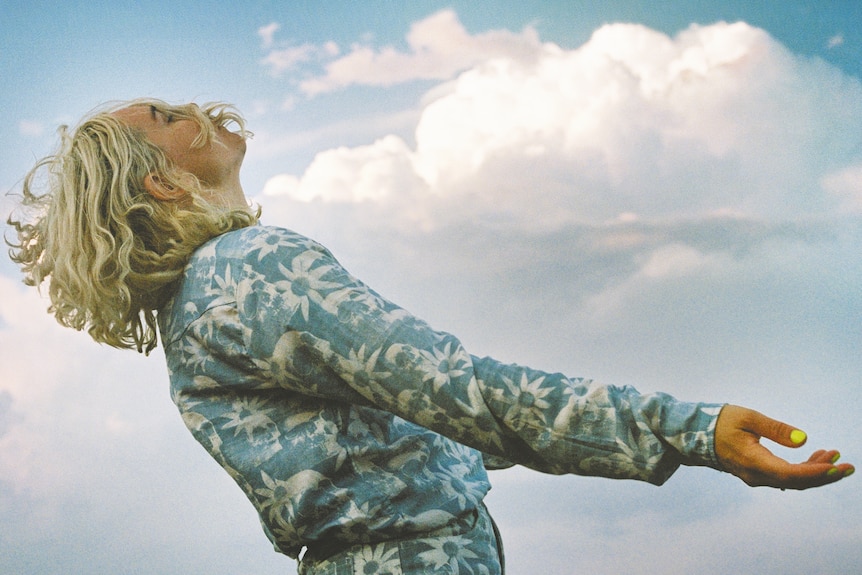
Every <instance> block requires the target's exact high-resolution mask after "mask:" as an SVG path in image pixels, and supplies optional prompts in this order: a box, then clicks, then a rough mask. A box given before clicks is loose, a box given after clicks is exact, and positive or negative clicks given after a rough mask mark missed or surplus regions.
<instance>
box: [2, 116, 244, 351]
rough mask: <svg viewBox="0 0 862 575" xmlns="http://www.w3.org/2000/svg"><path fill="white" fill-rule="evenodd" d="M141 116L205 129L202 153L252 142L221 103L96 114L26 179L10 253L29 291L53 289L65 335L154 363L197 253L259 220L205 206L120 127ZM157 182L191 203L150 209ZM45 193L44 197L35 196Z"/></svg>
mask: <svg viewBox="0 0 862 575" xmlns="http://www.w3.org/2000/svg"><path fill="white" fill-rule="evenodd" d="M132 105H146V106H151V107H153V108H155V109H157V110H159V111H162V112H164V113H168V114H171V115H173V116H174V117H182V118H185V119H189V120H193V121H195V122H197V123H198V125H199V126H200V128H201V130H200V135H199V136H198V138H197V139H196V140H195V141H194V143H193V144H192V146H193V147H202V146H205V145H207V144H209V143H210V142H211V141H212V140H213V138H214V135H215V129H216V127H217V126H224V125H227V124H231V123H233V124H235V125H236V126H237V127H238V129H239V131H240V133H241V134H242V135H243V136H244V137H247V136H249V135H250V133H249V132H248V131H246V129H245V122H244V120H243V118H242V116H241V115H240V114H239V113H238V112H237V111H236V110H235V109H234V108H233V107H232V106H230V105H228V104H223V103H210V104H204V105H203V106H201V107H198V106H197V105H194V104H188V105H182V106H172V105H169V104H167V103H166V102H163V101H161V100H153V99H142V100H134V101H132V102H125V103H121V104H114V105H111V106H108V107H105V108H104V109H101V110H97V111H95V112H93V113H91V114H90V115H89V117H87V118H85V119H84V120H83V121H82V122H81V123H80V124H79V125H78V126H77V127H76V128H75V129H72V130H70V129H69V128H68V127H67V126H61V127H60V129H59V134H60V145H59V149H58V151H57V152H56V153H55V154H52V155H50V156H47V157H45V158H43V159H42V160H41V161H39V162H38V163H37V164H36V165H35V166H34V167H33V169H32V170H30V172H29V173H28V174H27V175H26V177H25V178H24V182H23V186H22V193H21V199H20V205H21V208H22V210H21V212H20V213H21V214H23V215H21V216H17V217H15V216H9V218H8V220H7V222H8V224H9V225H10V226H12V227H13V228H14V229H15V231H16V232H17V235H18V240H17V242H14V241H9V240H8V239H7V240H6V243H7V244H8V245H9V246H10V248H11V249H10V250H9V255H10V257H11V258H12V260H13V261H14V262H15V263H17V264H18V265H19V266H20V267H21V270H22V271H23V272H24V276H25V279H24V283H26V284H27V285H32V286H37V287H38V286H41V284H42V283H43V282H44V281H46V280H47V281H48V283H49V288H48V294H49V297H50V300H51V305H50V307H49V308H48V311H49V313H53V314H54V316H55V317H56V319H57V321H59V322H60V324H62V325H64V326H66V327H71V328H74V329H76V330H79V331H80V330H83V329H86V330H87V332H88V333H89V334H90V336H91V337H92V338H93V339H94V340H96V341H97V342H100V343H106V344H108V345H111V346H113V347H117V348H125V349H137V351H139V352H143V353H147V354H148V353H149V352H150V351H152V350H153V349H154V348H155V347H156V345H157V335H156V334H157V331H158V330H157V324H156V314H157V312H158V310H159V309H160V308H161V307H162V306H164V305H165V303H167V301H168V300H169V299H170V297H171V295H172V293H173V291H174V289H175V287H176V284H177V282H178V280H179V279H180V278H181V277H182V274H183V270H184V268H185V266H186V264H187V263H188V260H189V257H190V256H191V254H192V252H194V251H195V250H196V249H197V248H198V247H200V246H201V245H202V244H203V243H205V242H206V241H208V240H209V239H211V238H213V237H215V236H217V235H220V234H222V233H225V232H227V231H230V230H234V229H239V228H243V227H246V226H249V225H253V224H255V223H256V222H257V218H258V216H259V215H260V214H259V210H258V211H257V212H254V211H252V210H251V209H250V208H249V209H228V208H224V207H220V206H216V205H213V204H211V203H209V202H207V201H206V200H205V199H204V197H205V194H204V193H203V192H204V188H203V186H202V184H201V183H200V181H199V180H197V179H196V178H194V177H193V176H190V174H188V173H187V172H182V171H180V170H178V169H176V168H175V167H174V166H173V165H172V164H171V162H170V161H169V159H168V158H167V157H166V156H165V154H164V152H163V151H162V150H161V149H160V148H159V147H157V146H156V145H154V144H152V143H151V142H149V141H148V140H147V139H146V137H145V136H144V134H143V132H142V131H140V130H137V129H134V128H131V127H129V126H128V125H126V124H124V123H123V122H122V121H120V120H118V119H117V118H116V117H115V116H113V115H112V112H115V111H117V110H119V109H121V108H124V107H127V106H132ZM41 174H44V175H45V176H47V178H42V177H41ZM148 174H155V175H157V176H158V178H159V179H160V181H161V182H162V183H163V184H165V185H167V186H171V187H174V188H177V189H182V190H184V191H186V192H187V193H188V197H190V198H191V201H184V202H172V201H160V200H157V199H155V198H153V197H152V196H151V195H150V194H149V193H148V192H147V190H146V189H145V186H144V179H145V177H146V176H147V175H148ZM40 184H41V187H43V188H44V191H43V193H39V192H37V187H40Z"/></svg>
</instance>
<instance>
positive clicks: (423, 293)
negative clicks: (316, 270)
mask: <svg viewBox="0 0 862 575" xmlns="http://www.w3.org/2000/svg"><path fill="white" fill-rule="evenodd" d="M118 4H119V3H114V2H88V3H80V4H78V3H64V2H38V1H36V2H19V1H12V2H10V1H4V2H0V77H2V78H3V79H4V87H3V90H0V109H2V110H3V112H4V113H3V115H2V119H0V145H2V149H3V150H4V153H3V154H2V156H0V188H2V190H3V192H4V193H5V192H6V191H16V190H17V188H18V186H19V183H20V179H21V178H22V177H23V175H24V173H25V172H26V171H27V170H28V169H29V167H30V166H31V165H32V164H33V162H34V161H35V160H36V159H37V158H39V157H42V156H43V155H45V154H47V153H49V152H50V151H51V149H52V146H53V143H54V130H55V128H56V126H57V125H58V124H60V123H74V122H75V121H76V120H77V119H78V118H79V117H80V116H81V115H83V114H84V113H86V112H87V111H89V110H90V109H92V108H93V107H95V106H97V105H98V104H100V103H102V102H105V101H109V100H123V99H129V98H134V97H138V96H144V95H148V96H158V97H162V98H164V99H167V100H170V101H177V102H180V101H187V100H196V101H210V100H225V101H229V102H233V103H234V104H236V105H237V106H238V107H239V108H240V110H242V111H243V112H244V113H245V115H246V117H247V119H248V121H249V127H250V128H251V130H252V131H254V132H255V138H254V140H252V141H251V142H250V144H249V151H248V155H247V156H246V162H245V166H244V171H243V185H244V188H245V191H246V194H247V195H248V196H249V197H250V198H252V199H254V200H255V201H257V202H258V203H260V204H261V205H262V206H263V209H264V221H265V222H266V223H272V224H277V225H282V226H285V227H290V228H294V229H296V230H298V231H300V232H302V233H306V234H308V235H310V236H312V237H314V238H316V239H318V240H321V241H322V242H323V243H324V244H326V245H327V246H328V247H330V248H331V249H332V250H333V251H334V252H335V254H336V255H337V256H338V257H339V259H340V260H341V261H342V263H344V264H345V266H346V267H348V269H350V270H351V271H352V272H354V273H355V274H356V275H358V276H359V277H361V278H363V279H364V280H365V281H366V282H367V283H369V284H370V285H372V286H373V287H374V288H375V289H377V290H378V291H380V292H382V293H383V294H384V295H386V296H387V297H389V298H391V299H393V300H394V301H396V302H398V303H400V304H402V305H404V306H405V307H407V308H408V309H410V310H411V311H413V312H414V313H416V314H417V315H419V316H421V317H423V318H425V319H426V320H428V321H429V322H430V323H431V324H432V325H434V326H435V327H438V328H440V329H444V330H447V331H451V332H453V333H455V334H456V335H458V336H459V337H460V338H461V339H462V340H463V341H464V342H465V344H466V345H467V348H468V350H470V351H471V352H472V353H475V354H478V355H484V354H488V355H492V356H495V357H497V358H499V359H501V360H504V361H513V362H518V363H522V364H527V365H531V366H533V367H536V368H541V369H548V370H560V371H564V372H566V373H568V374H570V375H574V376H588V377H594V378H597V379H600V380H603V381H607V382H608V383H614V384H620V385H622V384H633V385H635V386H636V387H638V388H639V389H641V390H642V391H655V390H662V391H667V392H670V393H672V394H674V395H677V396H679V397H681V398H685V399H693V400H705V401H731V402H735V403H742V404H746V405H751V406H752V407H755V408H758V409H760V410H762V411H764V412H766V413H769V414H771V415H775V416H777V417H782V418H784V419H787V420H789V421H790V422H791V423H794V424H796V425H799V426H801V427H803V428H804V429H806V431H808V433H809V435H810V437H811V441H810V443H811V448H817V447H835V448H838V449H840V450H841V451H842V454H843V456H844V457H843V459H844V460H847V461H851V462H854V463H857V464H858V463H859V462H860V461H862V457H860V454H862V452H860V449H859V441H858V434H857V433H856V429H858V414H859V413H860V410H862V392H860V382H862V359H860V358H862V354H860V353H859V350H860V347H862V327H860V325H862V322H860V319H862V297H860V295H859V289H858V286H859V285H860V282H862V255H860V254H862V250H860V249H859V248H860V245H862V244H861V243H860V242H862V33H860V30H862V5H860V3H859V2H855V1H841V2H801V1H787V2H778V1H767V2H750V1H749V2H736V1H728V2H720V3H719V2H682V1H680V2H675V1H666V2H651V3H641V2H594V3H588V2H574V1H570V2H523V1H520V2H508V1H506V2H496V3H493V4H491V3H484V4H483V3H476V2H431V1H428V2H424V1H416V2H409V3H403V5H400V4H396V3H393V2H371V1H369V2H361V3H348V2H334V1H331V2H325V1H318V2H244V3H242V4H241V7H239V8H237V7H236V6H234V5H231V4H229V3H227V2H211V3H207V2H187V1H185V2H184V1H181V0H180V1H175V2H148V1H141V2H137V3H134V4H133V5H129V6H121V5H118ZM0 208H2V210H0V211H2V213H3V215H4V218H3V219H4V220H5V214H6V213H7V212H8V210H9V209H11V208H12V201H11V200H10V199H9V198H7V197H3V198H2V199H0ZM4 231H6V228H5V227H4ZM46 306H47V303H46V301H45V300H44V299H39V297H38V296H37V294H36V293H35V290H27V289H25V288H24V286H22V285H21V284H20V282H19V278H18V275H17V273H16V270H15V269H14V267H13V266H12V264H11V263H10V262H8V261H7V260H6V259H0V572H2V573H9V574H28V575H48V574H55V573H57V574H59V573H63V574H68V573H81V574H88V575H89V574H98V573H112V574H113V573H130V574H134V573H147V574H148V575H151V574H155V575H159V574H165V575H167V574H171V575H173V574H175V573H184V574H190V575H194V574H198V573H200V574H203V573H207V574H213V573H215V574H225V575H244V574H254V573H269V572H279V573H293V572H294V567H293V564H292V562H291V561H290V560H289V559H287V558H284V557H282V556H279V555H277V554H276V553H274V552H272V551H271V548H270V546H269V545H268V543H267V542H266V540H265V537H264V536H263V533H262V531H261V529H260V527H259V525H258V524H257V521H256V518H255V517H254V514H253V512H252V508H251V506H250V505H248V503H247V502H246V501H244V498H243V495H242V494H241V492H240V491H239V490H238V489H237V488H236V487H235V486H234V485H233V484H232V483H231V481H230V479H229V478H228V477H227V475H226V474H224V473H223V472H222V471H221V470H220V469H218V467H217V465H216V464H215V463H213V462H211V461H209V460H208V459H207V456H206V454H205V453H204V452H203V450H202V449H200V448H199V447H198V446H197V445H196V444H195V443H194V441H193V439H192V438H191V436H190V435H189V434H188V433H187V432H186V431H185V429H184V428H183V426H182V423H181V421H180V419H179V417H177V414H176V410H175V408H174V407H173V406H172V405H171V403H170V400H169V397H168V392H167V376H166V373H165V368H164V366H163V365H162V361H161V359H162V358H161V354H160V353H159V352H158V351H157V352H155V353H154V354H153V356H152V357H150V358H142V357H137V355H136V354H134V353H131V352H118V351H115V350H110V349H106V348H102V347H99V346H96V345H95V344H92V343H91V342H90V341H88V340H87V338H86V337H85V336H84V335H82V334H77V333H67V331H66V330H62V329H61V328H59V327H58V326H56V324H55V323H54V322H53V320H52V319H51V318H50V317H49V316H48V315H47V314H46V313H45V307H46ZM805 449H808V448H805ZM780 452H781V453H782V454H784V455H786V456H788V457H791V458H802V457H803V456H802V455H801V454H795V453H788V450H780ZM806 453H807V451H806ZM492 482H493V483H494V489H493V491H492V493H491V495H490V497H489V506H490V508H491V511H492V513H493V514H494V515H495V517H496V518H497V520H498V522H499V523H500V526H501V529H502V531H503V535H504V539H505V542H506V548H507V551H508V562H509V567H510V573H513V574H516V575H517V574H519V573H525V574H526V573H532V572H535V571H536V570H537V565H539V564H540V565H541V570H542V572H543V573H549V574H553V575H568V574H569V573H572V572H592V573H606V574H612V573H620V572H630V573H643V574H653V573H662V574H668V573H669V574H674V573H690V572H697V573H706V574H713V573H715V574H718V573H722V574H724V573H750V572H755V570H756V571H757V572H758V573H761V574H771V573H775V574H778V573H782V574H786V573H817V572H825V571H827V570H828V571H830V572H838V573H848V572H852V571H853V570H854V569H856V568H858V565H860V564H862V523H860V521H859V519H858V518H859V517H860V516H862V508H860V505H862V503H860V502H862V497H860V487H859V485H860V483H859V480H857V479H856V478H852V479H849V480H848V481H846V482H844V483H842V484H840V485H837V486H834V487H832V488H829V489H823V490H816V491H812V492H805V493H790V492H786V493H780V492H772V491H769V490H766V491H765V490H759V489H758V490H751V489H748V488H746V487H745V486H744V485H743V484H742V483H741V482H739V481H737V480H735V479H733V478H732V477H730V476H728V475H725V474H718V473H714V472H711V471H709V470H704V469H683V470H681V471H680V472H679V473H678V474H677V475H676V476H675V477H673V478H672V479H671V480H670V481H669V482H668V484H666V485H665V486H663V487H661V488H658V489H657V488H654V487H652V486H648V485H641V484H637V483H632V482H612V481H602V480H596V479H585V478H577V477H546V476H541V475H539V474H537V473H534V472H529V471H526V470H510V471H504V472H498V473H494V474H493V476H492Z"/></svg>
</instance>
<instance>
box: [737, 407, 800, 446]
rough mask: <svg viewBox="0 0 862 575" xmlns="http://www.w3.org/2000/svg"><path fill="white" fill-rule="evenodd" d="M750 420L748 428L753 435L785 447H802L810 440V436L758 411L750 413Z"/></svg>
mask: <svg viewBox="0 0 862 575" xmlns="http://www.w3.org/2000/svg"><path fill="white" fill-rule="evenodd" d="M749 417H750V420H749V421H748V422H746V424H747V425H746V427H747V428H748V430H749V431H751V432H752V433H755V434H757V435H759V436H761V437H765V438H767V439H770V440H772V441H774V442H776V443H778V444H779V445H783V446H785V447H801V446H803V445H805V442H806V441H807V440H808V435H806V433H805V432H804V431H802V430H801V429H797V428H795V427H793V426H792V425H788V424H786V423H784V422H781V421H778V420H776V419H772V418H771V417H767V416H765V415H763V414H762V413H758V412H757V411H751V412H750V413H749Z"/></svg>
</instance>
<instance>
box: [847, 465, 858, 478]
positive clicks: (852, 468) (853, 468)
mask: <svg viewBox="0 0 862 575" xmlns="http://www.w3.org/2000/svg"><path fill="white" fill-rule="evenodd" d="M854 471H856V468H855V467H851V468H850V469H848V470H847V471H845V472H844V477H848V476H850V475H853V472H854Z"/></svg>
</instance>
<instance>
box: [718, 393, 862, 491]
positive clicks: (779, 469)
mask: <svg viewBox="0 0 862 575" xmlns="http://www.w3.org/2000/svg"><path fill="white" fill-rule="evenodd" d="M762 437H765V438H767V439H771V440H772V441H775V442H776V443H778V444H780V445H784V446H785V447H801V446H802V445H804V444H805V441H806V440H807V437H806V435H805V433H804V432H803V431H801V430H799V429H796V428H794V427H793V426H790V425H787V424H786V423H782V422H780V421H776V420H774V419H771V418H769V417H766V416H765V415H763V414H761V413H758V412H756V411H754V410H751V409H747V408H745V407H739V406H736V405H726V406H724V408H723V409H722V410H721V414H720V415H719V417H718V422H717V423H716V427H715V454H716V456H717V457H718V460H719V462H720V463H721V464H722V466H723V467H724V469H725V470H726V471H729V472H730V473H732V474H734V475H736V476H737V477H739V478H740V479H742V480H743V481H744V482H745V483H747V484H748V485H750V486H752V487H756V486H763V485H765V486H769V487H780V488H782V489H808V488H810V487H819V486H821V485H826V484H828V483H834V482H836V481H838V480H840V479H842V478H844V477H847V476H848V475H850V474H852V473H853V472H854V471H855V468H854V467H853V466H852V465H850V464H849V463H842V464H840V465H836V462H837V461H838V458H839V457H840V455H839V453H838V452H837V451H835V450H834V449H830V450H825V449H821V450H818V451H815V452H814V453H813V454H812V455H811V457H809V458H808V461H805V462H802V463H790V462H788V461H786V460H784V459H782V458H780V457H778V456H777V455H774V454H773V453H772V452H771V451H769V449H767V448H766V447H765V446H764V445H762V444H761V443H760V439H761V438H762Z"/></svg>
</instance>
